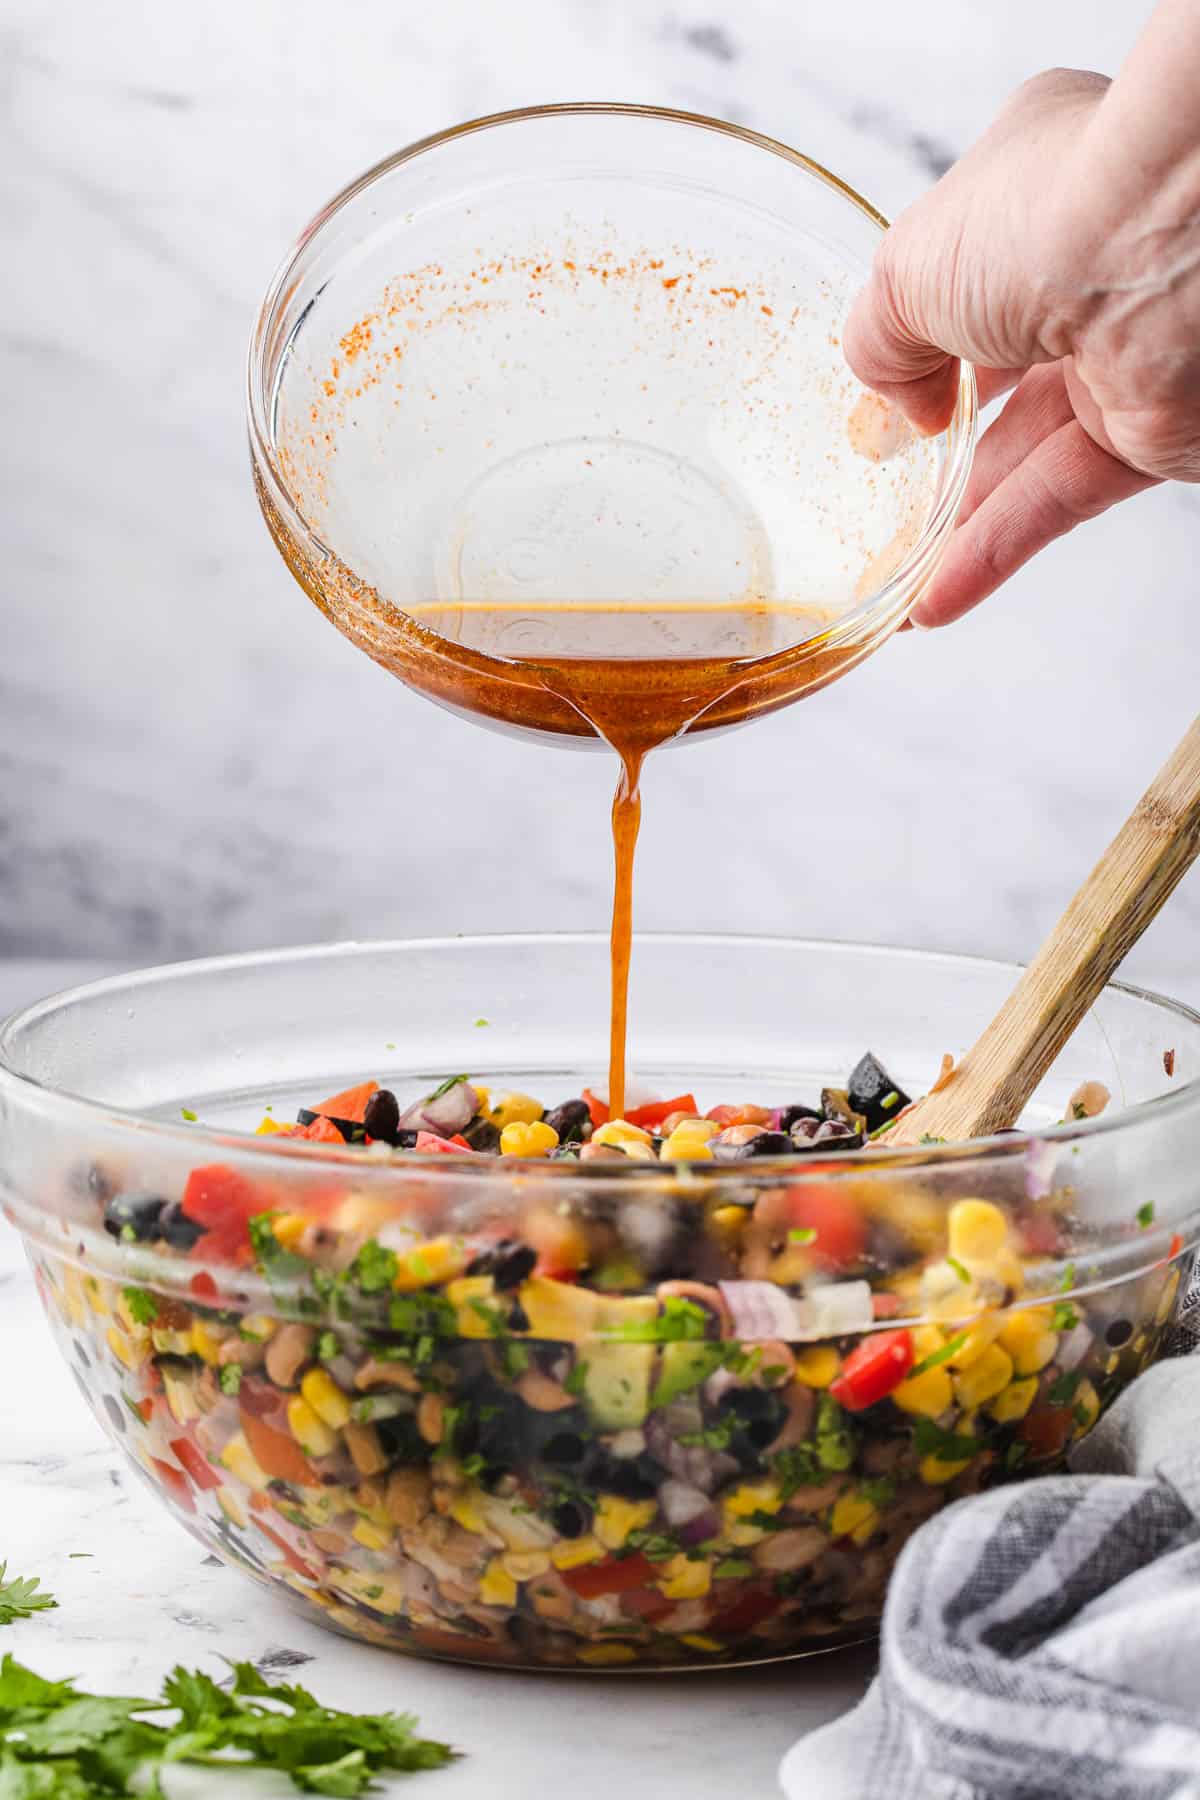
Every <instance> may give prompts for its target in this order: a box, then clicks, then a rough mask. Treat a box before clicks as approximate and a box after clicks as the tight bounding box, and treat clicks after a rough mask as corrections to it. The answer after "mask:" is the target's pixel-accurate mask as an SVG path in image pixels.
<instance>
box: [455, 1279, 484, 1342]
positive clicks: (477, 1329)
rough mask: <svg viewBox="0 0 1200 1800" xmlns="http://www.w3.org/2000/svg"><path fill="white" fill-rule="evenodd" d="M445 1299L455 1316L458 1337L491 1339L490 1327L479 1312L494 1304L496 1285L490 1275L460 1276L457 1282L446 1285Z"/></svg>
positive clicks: (482, 1313)
mask: <svg viewBox="0 0 1200 1800" xmlns="http://www.w3.org/2000/svg"><path fill="white" fill-rule="evenodd" d="M446 1298H447V1300H448V1301H449V1302H450V1304H451V1306H452V1307H453V1308H454V1311H455V1313H456V1315H457V1320H458V1324H457V1330H458V1335H459V1337H465V1338H488V1337H491V1335H492V1327H491V1325H490V1323H489V1322H488V1319H487V1317H486V1314H485V1313H484V1312H481V1311H480V1310H479V1308H480V1307H484V1308H486V1309H488V1310H490V1309H491V1307H492V1306H493V1305H494V1303H495V1298H496V1284H495V1282H494V1281H493V1280H492V1278H491V1276H490V1275H460V1276H459V1278H458V1280H457V1281H451V1282H449V1283H448V1284H447V1287H446ZM476 1301H478V1302H479V1305H478V1306H476V1305H475V1302H476Z"/></svg>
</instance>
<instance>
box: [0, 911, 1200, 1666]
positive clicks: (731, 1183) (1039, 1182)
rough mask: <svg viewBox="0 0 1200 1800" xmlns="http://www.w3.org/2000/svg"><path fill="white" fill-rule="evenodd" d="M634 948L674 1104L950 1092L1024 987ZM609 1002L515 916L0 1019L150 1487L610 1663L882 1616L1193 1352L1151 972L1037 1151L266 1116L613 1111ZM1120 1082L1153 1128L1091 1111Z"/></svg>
mask: <svg viewBox="0 0 1200 1800" xmlns="http://www.w3.org/2000/svg"><path fill="white" fill-rule="evenodd" d="M635 961H636V964H637V975H636V979H637V981H638V991H639V995H640V1005H639V1020H640V1025H639V1032H638V1038H637V1042H636V1044H635V1047H634V1060H635V1063H636V1067H637V1071H638V1076H637V1079H638V1082H639V1084H640V1086H641V1087H642V1089H643V1090H647V1089H649V1090H654V1091H656V1092H657V1093H659V1094H661V1095H663V1096H664V1097H665V1096H667V1095H673V1094H677V1093H680V1092H682V1091H684V1090H686V1089H689V1088H690V1089H692V1090H694V1092H695V1094H696V1096H697V1099H698V1102H699V1105H700V1106H701V1107H702V1108H708V1107H710V1106H712V1105H713V1104H715V1103H740V1102H744V1101H751V1102H755V1103H760V1104H762V1105H763V1106H764V1107H766V1108H768V1109H771V1108H775V1107H779V1106H783V1105H785V1104H791V1103H812V1102H815V1101H816V1099H817V1096H818V1093H819V1091H820V1089H821V1088H822V1087H823V1086H828V1085H831V1084H832V1085H835V1086H843V1085H844V1084H845V1078H846V1074H847V1071H848V1070H849V1069H850V1068H851V1066H852V1065H853V1064H854V1063H855V1062H856V1061H857V1059H858V1057H859V1056H860V1054H861V1053H862V1052H863V1051H864V1050H865V1049H866V1048H867V1047H868V1046H869V1047H870V1048H871V1049H872V1050H874V1051H875V1052H876V1053H877V1054H878V1056H879V1057H880V1058H882V1059H883V1061H884V1062H885V1063H886V1065H887V1068H888V1070H889V1071H890V1073H891V1075H892V1076H893V1078H894V1079H895V1081H896V1082H897V1083H899V1084H901V1085H902V1086H903V1087H905V1088H907V1090H908V1091H909V1092H910V1093H916V1092H920V1091H921V1089H922V1088H923V1087H925V1086H926V1085H927V1084H928V1083H929V1081H930V1079H931V1078H932V1076H933V1075H934V1074H935V1072H936V1071H937V1069H938V1066H939V1063H940V1060H941V1057H942V1054H943V1052H945V1051H947V1050H949V1051H952V1052H955V1051H959V1050H961V1049H962V1047H963V1046H964V1045H965V1044H967V1043H968V1042H969V1041H970V1040H971V1039H972V1038H973V1037H974V1035H975V1033H976V1031H977V1030H978V1028H979V1026H980V1025H981V1024H982V1023H983V1021H984V1020H985V1019H986V1018H987V1017H989V1016H990V1015H991V1014H992V1013H993V1012H994V1010H995V1009H996V1007H997V1005H998V1003H999V1001H1000V999H1001V998H1002V996H1003V995H1004V994H1005V993H1006V992H1007V991H1008V989H1009V987H1010V985H1011V983H1012V981H1013V979H1014V975H1015V971H1014V970H1013V969H1011V968H1009V967H1007V966H1005V965H1001V964H997V963H985V962H975V961H970V960H966V959H963V958H958V957H949V956H936V955H924V954H913V953H906V952H903V951H898V950H879V949H865V948H859V947H855V946H851V945H841V944H808V943H797V942H788V941H770V940H760V939H746V938H741V939H738V938H715V937H709V938H686V937H668V938H645V939H642V940H640V941H638V943H637V948H636V955H635ZM606 982H607V958H606V955H605V952H604V944H603V940H601V939H599V938H591V937H545V938H530V937H525V938H521V937H508V938H504V937H497V938H483V939H453V940H451V939H446V940H439V941H430V942H412V943H393V944H377V945H372V944H362V945H356V944H343V945H335V946H331V947H323V948H316V949H307V950H289V951H282V952H278V953H274V954H270V955H265V956H259V957H229V958H222V959H218V960H212V961H204V962H196V963H192V964H183V965H179V966H176V967H174V968H167V969H158V970H150V971H148V972H145V973H141V974H136V975H131V976H127V977H122V978H119V979H115V980H110V981H104V982H100V983H97V984H95V985H93V986H90V987H85V988H80V989H77V990H76V991H74V992H73V993H69V994H66V995H62V996H59V997H58V998H56V999H51V1000H47V1001H44V1002H42V1003H41V1004H39V1005H37V1006H34V1007H32V1008H30V1009H28V1010H27V1011H25V1012H23V1013H21V1014H19V1015H17V1016H16V1017H14V1018H13V1019H11V1020H10V1021H9V1022H8V1023H7V1025H5V1026H4V1027H3V1030H2V1031H0V1132H2V1136H0V1144H2V1190H0V1191H2V1198H3V1204H4V1207H5V1210H6V1211H7V1213H8V1215H9V1217H10V1218H11V1219H12V1220H13V1222H14V1223H15V1225H16V1226H17V1228H18V1230H19V1231H20V1232H21V1233H22V1235H23V1237H24V1240H25V1243H26V1247H27V1249H28V1253H29V1256H30V1259H31V1261H32V1264H33V1267H34V1270H35V1273H36V1278H37V1282H38V1286H39V1289H40V1292H41V1295H42V1298H43V1301H44V1303H45V1307H46V1312H47V1315H48V1317H49V1319H50V1322H51V1324H52V1327H53V1329H54V1332H55V1335H56V1337H57V1338H58V1341H59V1344H60V1347H61V1348H62V1350H63V1353H64V1355H65V1356H66V1357H67V1359H68V1361H69V1363H70V1365H71V1367H72V1369H73V1371H74V1372H75V1374H76V1376H77V1378H78V1380H79V1384H80V1387H81V1389H82V1391H83V1393H84V1395H85V1396H86V1398H87V1400H88V1402H89V1404H90V1405H91V1406H92V1408H93V1410H94V1411H95V1413H96V1415H97V1417H98V1418H99V1420H100V1422H101V1424H102V1425H103V1426H104V1428H105V1429H106V1430H107V1431H108V1432H109V1434H110V1435H111V1436H112V1437H113V1439H114V1440H115V1441H116V1442H117V1443H119V1444H120V1446H121V1448H122V1449H123V1451H124V1452H125V1454H126V1455H127V1456H128V1457H129V1459H130V1461H131V1462H132V1463H133V1464H134V1465H136V1466H137V1467H138V1468H139V1469H140V1470H141V1471H142V1473H143V1474H144V1476H145V1477H146V1479H147V1480H148V1481H149V1482H150V1483H151V1484H152V1486H153V1487H154V1488H155V1489H156V1491H157V1492H158V1493H159V1494H160V1495H161V1496H162V1498H163V1499H164V1501H165V1502H166V1504H167V1505H168V1507H169V1508H170V1509H171V1511H172V1513H173V1514H174V1515H175V1516H177V1517H178V1518H179V1519H180V1520H181V1522H182V1523H183V1524H184V1525H185V1526H186V1527H187V1528H188V1529H189V1530H190V1531H192V1532H193V1533H194V1534H195V1535H196V1536H197V1537H199V1538H200V1539H201V1541H202V1542H204V1543H205V1544H206V1545H207V1546H209V1547H210V1548H211V1549H213V1550H215V1551H216V1552H217V1553H218V1554H219V1555H220V1556H222V1557H224V1558H225V1559H226V1560H228V1561H230V1562H232V1563H234V1564H236V1565H237V1566H239V1567H242V1568H245V1569H246V1570H248V1571H249V1572H251V1573H252V1574H254V1575H255V1576H256V1577H257V1578H258V1579H260V1580H262V1581H266V1582H273V1583H275V1584H278V1585H279V1586H280V1587H281V1588H283V1589H285V1590H286V1591H287V1593H288V1594H289V1596H290V1597H291V1599H292V1600H293V1602H294V1604H296V1605H297V1606H300V1607H302V1608H303V1609H305V1610H306V1611H307V1612H309V1613H310V1614H311V1615H313V1616H314V1617H316V1618H318V1619H320V1620H323V1621H325V1622H327V1623H328V1624H330V1625H331V1626H334V1627H335V1628H337V1629H340V1630H342V1631H344V1632H348V1633H351V1634H352V1635H354V1636H356V1637H360V1638H364V1639H367V1640H369V1641H371V1642H374V1643H378V1644H382V1645H388V1646H392V1647H395V1648H398V1649H404V1650H411V1651H415V1652H418V1653H421V1654H425V1655H430V1656H436V1657H445V1658H449V1659H451V1660H464V1661H473V1662H476V1661H487V1662H495V1663H500V1664H507V1665H510V1666H514V1667H522V1666H523V1667H533V1666H536V1667H541V1668H547V1667H548V1668H558V1667H571V1668H575V1667H581V1668H597V1669H620V1668H660V1667H667V1666H669V1667H679V1666H712V1665H721V1664H726V1663H731V1662H738V1661H753V1660H756V1659H766V1658H775V1657H783V1656H789V1655H795V1654H799V1653H803V1652H806V1651H811V1650H815V1649H820V1648H826V1647H829V1646H832V1645H835V1644H837V1643H840V1642H844V1641H846V1640H847V1639H849V1638H852V1637H857V1636H861V1635H863V1633H864V1632H866V1631H869V1630H870V1629H871V1628H872V1627H873V1626H874V1624H875V1623H876V1621H877V1620H878V1618H879V1615H880V1610H881V1607H882V1604H883V1597H884V1590H885V1586H886V1583H887V1578H888V1573H889V1570H890V1568H891V1566H892V1564H893V1563H894V1561H895V1558H896V1555H897V1553H898V1552H899V1550H900V1548H901V1547H902V1545H903V1543H904V1542H905V1539H906V1537H907V1536H908V1534H910V1533H911V1532H912V1531H913V1530H914V1529H915V1528H916V1527H917V1526H918V1525H919V1524H920V1522H921V1521H922V1520H923V1519H924V1518H926V1517H927V1516H928V1515H929V1514H930V1513H932V1512H933V1511H935V1510H936V1509H937V1508H939V1507H941V1506H943V1505H945V1504H946V1503H947V1502H949V1501H951V1500H954V1499H956V1498H958V1497H959V1496H961V1495H964V1494H969V1493H971V1492H972V1491H974V1490H975V1489H977V1488H979V1487H982V1486H985V1485H988V1484H991V1483H994V1482H1001V1481H1010V1480H1014V1479H1024V1478H1026V1477H1028V1476H1033V1475H1038V1474H1041V1473H1045V1472H1048V1471H1051V1470H1054V1469H1056V1468H1058V1467H1059V1466H1060V1465H1061V1463H1062V1460H1063V1458H1064V1456H1065V1455H1066V1453H1067V1451H1068V1449H1069V1447H1070V1445H1071V1444H1072V1443H1073V1442H1074V1441H1075V1440H1076V1439H1078V1438H1079V1437H1080V1436H1081V1435H1082V1434H1084V1433H1085V1432H1087V1431H1088V1430H1089V1429H1090V1428H1091V1426H1092V1424H1093V1423H1094V1422H1095V1419H1096V1418H1097V1416H1098V1415H1099V1414H1100V1412H1102V1411H1103V1409H1104V1408H1105V1407H1106V1406H1107V1405H1108V1404H1109V1402H1110V1401H1111V1400H1112V1398H1113V1396H1114V1395H1115V1394H1116V1393H1118V1392H1119V1391H1120V1390H1121V1388H1122V1387H1123V1386H1125V1385H1126V1384H1127V1383H1128V1382H1129V1381H1130V1379H1131V1378H1132V1377H1133V1376H1134V1375H1135V1374H1136V1373H1137V1372H1138V1371H1139V1370H1140V1369H1141V1368H1143V1367H1144V1366H1145V1365H1146V1363H1147V1362H1149V1361H1151V1360H1152V1359H1153V1358H1154V1357H1155V1356H1157V1355H1158V1354H1159V1353H1160V1350H1161V1348H1162V1346H1163V1343H1164V1338H1165V1335H1166V1334H1167V1333H1168V1332H1169V1331H1170V1329H1171V1327H1172V1324H1173V1321H1174V1320H1175V1318H1176V1315H1177V1312H1178V1309H1179V1306H1180V1296H1181V1290H1183V1289H1186V1285H1187V1283H1186V1279H1184V1280H1183V1281H1181V1277H1184V1278H1186V1277H1187V1275H1188V1274H1189V1273H1190V1270H1191V1267H1192V1264H1193V1261H1194V1256H1195V1247H1196V1243H1197V1226H1198V1221H1200V1211H1198V1205H1200V1199H1198V1188H1200V1177H1198V1175H1197V1171H1198V1170H1200V1087H1198V1085H1197V1082H1196V1080H1195V1076H1196V1071H1197V1068H1198V1067H1200V1017H1197V1015H1196V1014H1195V1013H1193V1012H1191V1011H1189V1010H1188V1009H1186V1008H1184V1007H1181V1006H1178V1005H1174V1004H1172V1003H1170V1002H1168V1001H1166V1000H1162V999H1158V998H1155V997H1154V996H1151V995H1147V994H1142V993H1138V992H1136V991H1135V990H1132V989H1128V988H1122V987H1117V986H1114V987H1110V988H1109V989H1108V990H1106V992H1105V994H1104V995H1103V996H1102V998H1101V1000H1100V1002H1099V1003H1098V1005H1097V1007H1096V1008H1095V1010H1094V1012H1093V1013H1092V1014H1091V1015H1090V1017H1089V1018H1088V1020H1087V1021H1086V1022H1085V1023H1084V1025H1083V1026H1082V1028H1081V1029H1080V1031H1079V1032H1078V1033H1077V1034H1076V1036H1075V1038H1074V1039H1073V1040H1072V1042H1071V1044H1070V1045H1069V1046H1068V1048H1067V1049H1066V1050H1065V1051H1064V1053H1063V1055H1062V1057H1061V1058H1060V1059H1059V1062H1058V1064H1057V1065H1056V1067H1055V1069H1054V1070H1053V1071H1052V1073H1051V1075H1050V1076H1049V1077H1048V1078H1047V1081H1046V1082H1045V1083H1044V1084H1043V1086H1042V1088H1041V1089H1040V1090H1039V1093H1038V1095H1037V1096H1036V1099H1035V1102H1034V1105H1033V1107H1032V1109H1031V1113H1030V1118H1029V1121H1028V1123H1029V1125H1030V1130H1029V1132H1028V1134H1026V1135H1012V1136H1009V1135H1004V1136H1000V1137H995V1138H991V1139H988V1140H983V1141H980V1142H979V1143H977V1144H971V1145H960V1146H953V1145H945V1146H939V1145H929V1146H924V1147H922V1148H921V1149H919V1150H917V1151H909V1152H901V1151H893V1152H890V1153H889V1152H887V1151H886V1150H884V1149H875V1150H872V1149H867V1150H864V1151H862V1152H860V1153H856V1154H825V1153H818V1154H813V1153H809V1154H807V1155H803V1156H802V1155H798V1154H797V1155H792V1156H789V1157H764V1158H756V1159H753V1160H745V1161H737V1162H707V1163H705V1162H700V1163H690V1164H687V1163H682V1164H678V1165H675V1166H665V1165H661V1164H657V1163H652V1162H645V1161H642V1162H639V1161H615V1160H614V1161H604V1160H600V1159H596V1160H588V1161H584V1162H569V1161H562V1162H537V1161H526V1160H522V1159H520V1158H511V1157H504V1158H500V1159H496V1158H493V1157H485V1156H479V1155H476V1156H467V1155H458V1156H456V1155H446V1154H428V1155H423V1154H417V1153H415V1152H403V1151H392V1150H389V1149H387V1148H384V1147H376V1148H373V1149H358V1148H351V1147H349V1146H341V1147H337V1146H331V1145H324V1144H318V1143H310V1142H307V1141H303V1142H302V1141H299V1140H289V1139H284V1140H281V1139H280V1138H278V1137H277V1136H271V1135H259V1136H253V1135H246V1134H247V1133H248V1132H252V1131H253V1130H254V1128H255V1126H256V1125H257V1124H258V1122H259V1121H260V1120H261V1119H262V1117H263V1115H264V1112H265V1111H266V1109H267V1108H271V1109H272V1111H271V1112H270V1113H269V1114H268V1116H269V1117H271V1118H273V1119H274V1120H282V1119H289V1118H293V1117H294V1116H295V1111H296V1109H297V1107H298V1106H304V1105H308V1106H312V1105H313V1104H314V1103H319V1102H320V1101H321V1100H322V1099H323V1098H324V1096H325V1095H326V1094H328V1093H330V1092H331V1091H332V1090H334V1089H341V1088H343V1087H346V1086H347V1085H348V1084H353V1083H355V1082H358V1081H360V1080H362V1079H363V1078H364V1077H377V1078H378V1079H380V1080H382V1081H384V1082H386V1084H387V1085H388V1086H390V1087H392V1088H393V1089H394V1090H396V1092H397V1093H398V1094H399V1096H400V1098H401V1100H402V1101H403V1100H404V1099H405V1098H406V1097H408V1096H410V1095H412V1096H417V1095H421V1094H423V1093H428V1092H429V1091H430V1090H431V1089H432V1088H433V1086H434V1085H435V1084H436V1082H437V1081H438V1080H440V1078H442V1077H443V1076H446V1075H449V1074H454V1073H459V1072H462V1071H469V1072H470V1073H471V1074H472V1075H473V1076H477V1077H478V1079H479V1080H480V1081H481V1082H486V1083H487V1084H488V1085H489V1087H490V1089H491V1097H492V1104H493V1105H495V1104H496V1103H497V1101H498V1096H499V1095H500V1093H501V1090H504V1089H509V1090H517V1091H519V1092H523V1093H526V1094H531V1095H534V1096H537V1097H538V1098H539V1099H544V1100H545V1101H546V1102H547V1103H548V1104H554V1103H557V1102H560V1101H562V1100H564V1099H566V1098H568V1097H571V1096H575V1095H578V1094H579V1092H580V1089H581V1087H582V1086H583V1085H584V1084H585V1083H586V1082H587V1080H588V1078H589V1076H594V1075H595V1073H596V1071H597V1070H599V1069H601V1068H602V1067H603V1065H604V1056H605V1050H606V1043H605V1041H604V1035H603V1033H604V1025H605V1021H606V1017H607V1012H606V1001H607V994H606ZM1085 1078H1092V1079H1095V1080H1098V1081H1101V1082H1104V1083H1105V1084H1106V1085H1107V1086H1108V1087H1109V1088H1110V1089H1111V1090H1112V1092H1113V1095H1114V1100H1113V1106H1112V1109H1111V1110H1110V1111H1109V1112H1107V1113H1105V1114H1103V1115H1101V1116H1100V1117H1098V1118H1095V1119H1091V1120H1086V1119H1084V1120H1072V1122H1071V1123H1069V1124H1066V1125H1056V1124H1054V1123H1053V1121H1054V1120H1056V1119H1058V1118H1059V1117H1060V1116H1061V1115H1062V1113H1063V1112H1064V1111H1067V1110H1069V1107H1068V1097H1069V1095H1070V1094H1071V1092H1072V1090H1073V1089H1074V1088H1075V1086H1076V1084H1077V1083H1079V1082H1080V1081H1081V1080H1083V1079H1085ZM525 1116H526V1118H528V1116H529V1112H528V1109H527V1110H526V1113H525ZM264 1214H265V1215H269V1218H268V1220H267V1222H266V1224H265V1225H264V1223H263V1220H262V1218H261V1215H264ZM251 1221H255V1222H254V1223H251ZM106 1224H107V1227H108V1229H106ZM114 1232H115V1234H116V1235H110V1233H114ZM364 1246H366V1248H364ZM897 1360H898V1361H899V1363H900V1364H901V1365H903V1381H902V1382H901V1384H900V1385H897V1383H896V1379H894V1366H895V1364H896V1362H897ZM914 1363H915V1369H914V1367H913V1366H912V1365H913V1364H914ZM921 1365H924V1368H923V1369H922V1367H921ZM889 1371H891V1373H889ZM47 1429H48V1430H52V1429H53V1427H52V1423H51V1422H50V1421H48V1422H47Z"/></svg>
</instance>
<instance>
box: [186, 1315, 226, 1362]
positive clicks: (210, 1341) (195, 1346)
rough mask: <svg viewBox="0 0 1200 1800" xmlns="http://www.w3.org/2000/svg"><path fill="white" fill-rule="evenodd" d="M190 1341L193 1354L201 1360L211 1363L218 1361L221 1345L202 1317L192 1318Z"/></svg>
mask: <svg viewBox="0 0 1200 1800" xmlns="http://www.w3.org/2000/svg"><path fill="white" fill-rule="evenodd" d="M191 1343H192V1353H193V1355H195V1356H198V1357H200V1358H201V1360H202V1361H203V1362H206V1363H209V1364H210V1365H213V1364H215V1363H216V1362H217V1361H218V1359H219V1357H220V1351H221V1346H220V1344H219V1343H218V1342H217V1340H216V1338H215V1337H214V1336H213V1334H212V1332H211V1331H210V1330H209V1329H208V1326H207V1325H206V1324H205V1322H204V1320H203V1319H193V1320H192V1338H191Z"/></svg>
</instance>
